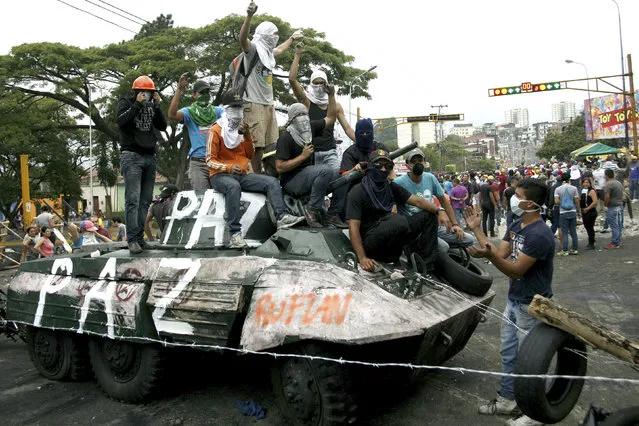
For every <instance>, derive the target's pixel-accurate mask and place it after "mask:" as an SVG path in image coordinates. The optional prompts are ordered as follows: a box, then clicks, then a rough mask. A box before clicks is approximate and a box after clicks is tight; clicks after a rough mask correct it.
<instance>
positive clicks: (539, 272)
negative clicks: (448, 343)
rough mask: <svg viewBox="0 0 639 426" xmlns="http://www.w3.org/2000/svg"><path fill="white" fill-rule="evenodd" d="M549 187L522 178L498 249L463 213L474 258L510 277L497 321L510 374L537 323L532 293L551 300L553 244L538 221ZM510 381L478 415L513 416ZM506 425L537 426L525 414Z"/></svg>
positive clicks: (469, 212) (469, 211) (475, 219)
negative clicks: (476, 243)
mask: <svg viewBox="0 0 639 426" xmlns="http://www.w3.org/2000/svg"><path fill="white" fill-rule="evenodd" d="M547 196H548V188H547V187H546V185H545V184H544V183H543V182H540V181H539V180H538V179H530V178H527V179H522V180H521V181H520V182H519V183H518V184H517V187H516V189H515V194H514V195H513V196H512V197H511V198H510V208H511V211H512V212H513V214H514V215H516V216H519V217H520V219H519V220H515V221H514V222H513V223H512V224H511V226H510V227H509V228H508V230H507V231H506V235H505V236H504V238H503V240H502V241H501V243H500V245H499V247H495V246H494V245H493V244H492V243H491V242H490V241H489V240H488V237H486V234H485V233H484V232H483V231H482V227H481V219H480V217H479V216H478V215H477V213H476V212H475V210H474V209H473V208H472V207H467V208H466V211H465V212H464V215H465V217H466V222H467V223H468V226H469V227H470V229H471V230H472V231H473V232H474V233H475V236H476V237H477V240H478V241H479V244H480V245H481V248H475V247H470V248H469V249H468V251H469V252H470V254H471V255H472V256H473V257H484V258H487V259H488V260H490V261H491V262H492V263H493V265H495V267H496V268H497V269H499V270H500V271H501V272H503V273H504V274H506V275H507V276H508V277H509V278H510V283H509V286H508V299H507V301H506V309H505V311H504V315H503V320H502V323H501V357H502V368H503V372H504V373H507V374H512V373H514V372H515V364H516V362H517V350H518V347H519V345H520V344H521V343H522V341H523V340H524V337H525V336H526V335H527V334H528V331H529V330H530V329H532V328H533V327H534V326H535V325H536V324H537V323H538V321H537V320H536V319H535V318H533V317H532V316H531V315H529V314H528V305H529V304H530V302H531V301H532V299H533V297H534V296H535V295H536V294H541V295H542V296H544V297H552V274H553V258H554V256H555V243H554V238H553V235H552V232H551V231H550V229H549V228H548V226H546V224H545V223H544V221H543V220H542V219H541V213H540V212H541V209H542V205H543V204H544V203H545V200H546V198H547ZM516 409H517V403H516V402H515V393H514V378H513V377H506V376H504V377H502V379H501V389H500V391H499V395H498V397H497V398H496V399H494V400H492V401H489V402H488V403H486V404H484V405H481V406H480V407H479V413H480V414H515V412H516ZM509 424H511V425H537V424H541V423H539V422H536V421H535V420H532V419H531V418H529V417H527V416H521V417H519V418H517V419H513V420H511V421H510V422H509Z"/></svg>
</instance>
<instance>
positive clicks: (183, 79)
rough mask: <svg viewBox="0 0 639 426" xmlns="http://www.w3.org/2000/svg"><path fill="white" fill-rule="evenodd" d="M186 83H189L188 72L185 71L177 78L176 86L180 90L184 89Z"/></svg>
mask: <svg viewBox="0 0 639 426" xmlns="http://www.w3.org/2000/svg"><path fill="white" fill-rule="evenodd" d="M188 84H189V73H188V72H185V73H184V74H182V75H181V76H180V79H179V80H178V88H179V89H180V90H184V89H186V86H187V85H188Z"/></svg>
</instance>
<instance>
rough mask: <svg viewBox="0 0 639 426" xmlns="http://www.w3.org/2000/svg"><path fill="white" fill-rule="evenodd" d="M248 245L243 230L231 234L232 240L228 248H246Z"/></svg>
mask: <svg viewBox="0 0 639 426" xmlns="http://www.w3.org/2000/svg"><path fill="white" fill-rule="evenodd" d="M247 246H248V244H246V241H244V238H243V237H242V233H241V232H236V233H235V234H233V235H231V240H230V241H229V245H228V248H244V247H247Z"/></svg>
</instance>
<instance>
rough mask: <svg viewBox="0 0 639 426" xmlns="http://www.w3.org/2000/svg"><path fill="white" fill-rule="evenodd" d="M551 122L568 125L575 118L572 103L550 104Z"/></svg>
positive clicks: (573, 104) (575, 114) (575, 110)
mask: <svg viewBox="0 0 639 426" xmlns="http://www.w3.org/2000/svg"><path fill="white" fill-rule="evenodd" d="M551 107H552V121H554V122H555V123H569V122H571V121H572V120H573V119H574V118H575V117H576V116H577V109H576V108H575V103H574V102H559V103H558V104H552V106H551Z"/></svg>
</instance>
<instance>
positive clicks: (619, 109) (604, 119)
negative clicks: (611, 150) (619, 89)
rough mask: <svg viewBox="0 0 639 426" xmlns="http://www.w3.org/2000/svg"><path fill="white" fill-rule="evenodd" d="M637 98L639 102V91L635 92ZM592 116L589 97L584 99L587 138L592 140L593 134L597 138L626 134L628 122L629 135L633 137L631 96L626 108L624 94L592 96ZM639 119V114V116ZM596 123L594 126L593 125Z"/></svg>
mask: <svg viewBox="0 0 639 426" xmlns="http://www.w3.org/2000/svg"><path fill="white" fill-rule="evenodd" d="M635 100H636V101H637V103H638V104H639V91H637V92H635ZM591 101H592V117H594V123H593V120H592V119H591V110H590V106H589V104H588V99H586V100H585V101H584V112H585V117H586V139H587V140H591V139H592V138H591V135H592V136H593V137H594V139H595V140H597V139H615V138H624V137H625V136H626V122H627V124H628V135H629V137H632V115H631V114H629V112H631V111H632V107H631V106H630V98H628V99H626V108H624V107H623V95H608V96H602V97H600V98H592V99H591ZM637 120H638V121H639V116H638V117H637ZM593 124H594V126H593Z"/></svg>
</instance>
